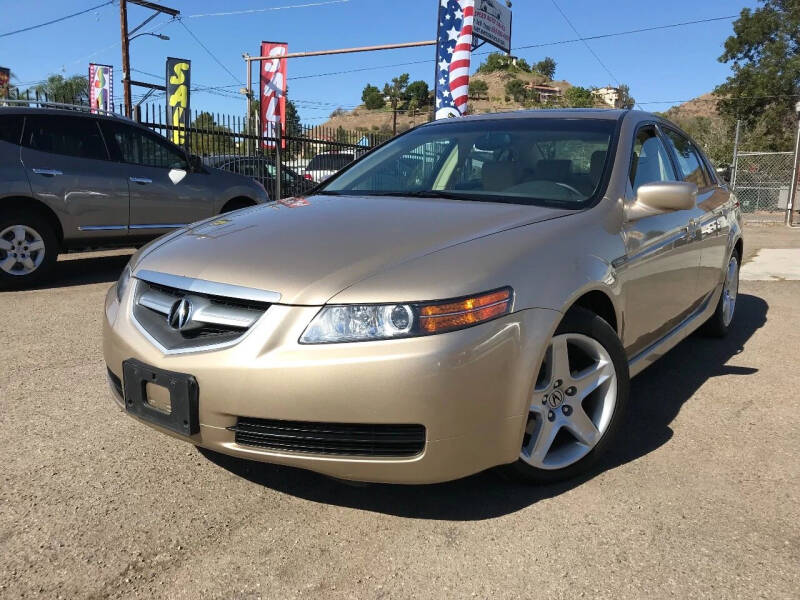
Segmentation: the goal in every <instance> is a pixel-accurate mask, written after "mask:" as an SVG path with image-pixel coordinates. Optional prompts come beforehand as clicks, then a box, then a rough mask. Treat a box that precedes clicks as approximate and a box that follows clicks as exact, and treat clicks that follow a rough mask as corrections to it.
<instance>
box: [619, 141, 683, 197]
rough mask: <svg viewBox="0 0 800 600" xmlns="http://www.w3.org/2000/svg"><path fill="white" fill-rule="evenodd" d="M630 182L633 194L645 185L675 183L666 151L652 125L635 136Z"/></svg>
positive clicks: (673, 172)
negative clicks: (663, 182) (662, 182)
mask: <svg viewBox="0 0 800 600" xmlns="http://www.w3.org/2000/svg"><path fill="white" fill-rule="evenodd" d="M630 180H631V186H632V187H633V192H634V193H636V192H637V191H638V190H639V187H640V186H642V185H644V184H646V183H657V182H661V181H677V177H676V176H675V169H673V168H672V162H670V159H669V154H668V153H667V149H666V147H665V146H664V143H663V142H662V141H661V138H660V137H659V135H658V131H656V128H655V127H654V126H652V125H648V126H646V127H643V128H641V129H640V130H639V131H638V132H637V134H636V141H635V143H634V145H633V156H632V157H631V172H630Z"/></svg>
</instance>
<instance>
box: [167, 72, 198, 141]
mask: <svg viewBox="0 0 800 600" xmlns="http://www.w3.org/2000/svg"><path fill="white" fill-rule="evenodd" d="M191 66H192V63H191V61H188V60H185V59H183V58H168V59H167V123H168V124H169V125H171V126H172V127H174V128H175V129H171V130H170V132H169V139H170V140H172V142H173V143H175V144H178V145H179V146H185V145H188V143H189V140H188V132H187V131H186V130H187V129H188V128H189V125H190V124H191V118H190V116H189V107H190V104H189V90H190V89H191V87H190V86H191Z"/></svg>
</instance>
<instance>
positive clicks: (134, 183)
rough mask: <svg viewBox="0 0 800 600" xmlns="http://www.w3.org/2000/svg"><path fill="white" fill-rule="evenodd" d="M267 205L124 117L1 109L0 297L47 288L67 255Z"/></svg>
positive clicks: (250, 186)
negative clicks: (52, 272) (55, 268)
mask: <svg viewBox="0 0 800 600" xmlns="http://www.w3.org/2000/svg"><path fill="white" fill-rule="evenodd" d="M266 201H267V193H266V191H265V190H264V187H263V186H261V185H259V184H257V183H256V182H254V181H253V180H252V179H251V178H249V177H243V176H239V175H235V174H233V173H223V172H220V171H211V170H209V169H206V168H205V167H203V165H202V163H201V162H200V160H199V159H198V158H197V157H193V156H189V155H187V154H186V152H185V151H184V150H183V149H181V148H179V147H178V146H176V145H174V144H172V143H170V142H169V141H167V140H166V139H164V138H163V137H162V136H160V135H158V134H156V133H154V132H153V131H151V130H149V129H147V128H145V127H142V126H140V125H137V124H135V123H134V122H132V121H130V120H128V119H124V118H120V117H109V116H99V115H95V114H91V113H89V112H80V111H72V110H55V109H37V108H0V289H2V288H19V287H24V286H28V285H31V284H34V283H37V282H39V281H41V280H43V279H44V278H46V277H47V274H48V273H49V271H50V270H51V269H52V267H53V265H54V264H55V262H56V258H57V256H58V253H59V252H61V251H63V250H65V249H68V248H71V247H89V246H109V245H122V244H124V245H128V244H138V243H141V242H142V241H145V240H148V239H151V238H154V237H157V236H159V235H162V234H164V233H166V232H169V231H172V230H175V229H177V228H180V227H183V226H184V225H186V224H187V223H191V222H194V221H199V220H201V219H204V218H206V217H210V216H212V215H216V214H219V213H221V212H227V211H229V210H232V209H235V208H242V207H244V206H250V205H255V204H259V203H263V202H266Z"/></svg>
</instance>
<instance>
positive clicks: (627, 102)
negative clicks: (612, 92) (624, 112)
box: [618, 83, 636, 109]
mask: <svg viewBox="0 0 800 600" xmlns="http://www.w3.org/2000/svg"><path fill="white" fill-rule="evenodd" d="M618 89H619V106H620V108H627V109H631V108H633V107H634V106H636V100H635V99H634V98H633V96H631V88H630V86H628V85H627V84H625V83H623V84H621V85H620V86H619V88H618Z"/></svg>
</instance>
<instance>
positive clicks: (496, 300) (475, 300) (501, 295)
mask: <svg viewBox="0 0 800 600" xmlns="http://www.w3.org/2000/svg"><path fill="white" fill-rule="evenodd" d="M510 310H511V290H510V289H509V288H503V289H501V290H495V291H493V292H487V293H485V294H481V295H480V296H474V297H470V298H464V299H463V300H456V301H448V302H444V303H438V304H428V305H423V306H420V308H419V320H420V328H421V329H422V331H424V332H425V333H444V332H445V331H452V330H454V329H463V328H464V327H469V326H471V325H477V324H478V323H483V322H484V321H490V320H491V319H494V318H496V317H499V316H502V315H504V314H507V313H508V312H509V311H510Z"/></svg>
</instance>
